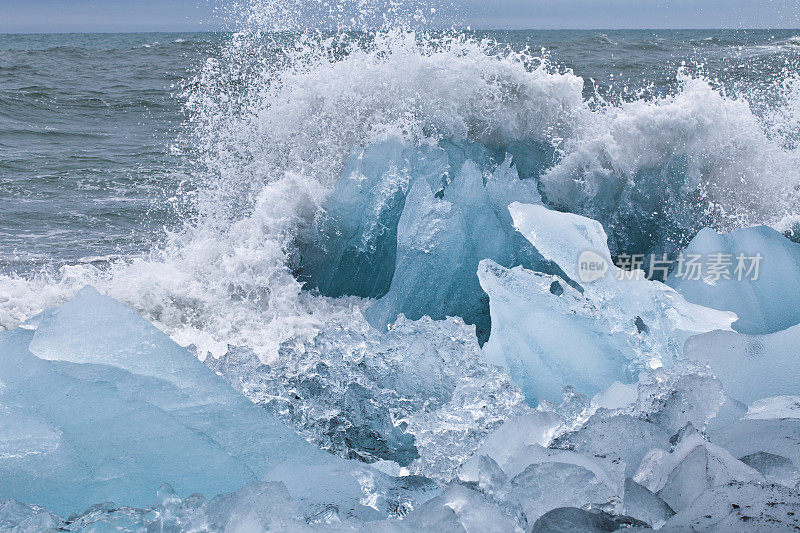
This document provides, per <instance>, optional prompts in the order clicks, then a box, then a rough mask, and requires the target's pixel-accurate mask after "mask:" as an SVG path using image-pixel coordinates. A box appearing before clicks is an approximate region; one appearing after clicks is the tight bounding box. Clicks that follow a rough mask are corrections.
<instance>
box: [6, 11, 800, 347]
mask: <svg viewBox="0 0 800 533" xmlns="http://www.w3.org/2000/svg"><path fill="white" fill-rule="evenodd" d="M260 16H262V15H258V16H257V15H253V16H251V18H250V21H249V23H250V26H253V27H258V25H259V22H258V21H259V20H263V19H260V18H259V17H260ZM290 35H292V37H291V38H289V37H287V34H282V36H279V37H275V36H272V37H270V36H269V35H265V34H264V33H263V32H261V31H258V30H252V29H251V30H250V31H244V32H241V33H238V34H236V35H235V36H233V37H232V39H231V41H230V43H229V44H228V45H227V46H226V47H224V49H223V50H222V51H221V53H220V54H219V55H218V56H217V57H214V58H209V59H208V60H207V62H206V64H205V66H204V68H202V70H201V71H200V72H199V74H198V75H197V79H196V80H194V81H195V83H193V84H191V87H192V88H191V89H190V90H189V112H190V115H191V117H192V119H191V124H192V128H193V132H192V134H191V135H189V136H188V137H187V143H186V144H187V146H190V147H191V153H190V154H189V156H190V157H191V158H192V159H193V161H194V173H193V178H192V180H193V181H194V182H195V186H196V189H197V190H198V192H197V196H196V198H195V199H194V202H195V207H196V210H197V212H199V215H198V216H197V217H196V218H193V219H192V220H190V221H187V223H186V225H185V228H184V229H182V230H181V231H179V232H176V233H173V234H170V235H169V236H168V237H167V239H166V240H165V242H163V243H160V244H159V245H158V246H157V247H156V248H155V249H154V250H153V251H152V252H151V253H150V254H148V255H147V256H144V257H139V258H134V259H129V260H120V261H115V262H113V263H112V264H111V265H110V266H102V265H100V266H98V265H93V264H78V265H74V266H66V267H62V268H61V269H60V270H58V271H55V272H43V273H40V274H38V275H33V276H28V277H26V278H22V277H18V276H10V275H5V276H2V277H0V327H2V328H6V329H7V328H12V327H15V326H16V325H18V324H19V323H21V322H22V321H24V320H26V319H28V318H30V317H31V316H33V315H34V314H36V313H38V312H40V311H41V310H43V309H45V308H48V307H51V306H54V305H56V304H59V303H61V302H63V301H65V300H66V299H67V298H69V297H70V296H72V295H74V294H75V293H76V291H77V290H79V289H80V288H81V287H82V286H83V285H85V284H92V285H95V286H96V287H97V288H98V290H100V291H101V292H103V293H105V294H107V295H109V296H111V297H113V298H115V299H118V300H120V301H122V302H124V303H125V304H127V305H129V306H131V307H133V308H134V309H136V310H137V311H139V312H140V313H141V314H142V315H143V316H145V317H146V318H147V319H149V320H151V321H153V322H154V323H155V324H156V325H158V326H159V327H160V328H161V329H163V330H164V331H166V332H167V333H169V334H170V335H171V336H172V337H173V338H174V339H175V340H176V341H178V342H179V343H181V344H183V345H190V344H193V345H195V346H196V347H197V348H198V352H199V355H200V356H201V357H205V355H206V354H208V353H211V354H214V355H216V356H220V355H222V354H224V353H225V352H226V351H227V347H228V345H245V346H248V347H250V348H252V349H253V350H254V351H255V352H256V353H257V354H258V355H259V356H260V357H261V358H262V360H264V361H272V360H274V359H275V358H276V357H278V352H279V348H280V346H281V344H282V343H284V342H289V343H295V344H296V345H297V346H302V345H303V343H304V342H305V340H307V339H309V338H311V337H313V336H315V335H316V334H317V332H318V331H319V330H320V328H321V325H322V324H324V323H325V322H327V321H329V318H330V316H331V315H332V314H335V315H337V316H340V315H342V314H345V313H347V312H348V311H347V310H348V309H349V308H350V307H352V306H360V305H362V303H361V302H360V301H358V300H357V299H353V298H345V299H340V300H332V299H328V298H323V297H320V296H315V295H313V294H310V293H307V292H304V291H302V290H301V286H300V284H299V283H298V282H297V281H296V279H295V278H294V276H293V274H292V272H293V268H294V267H295V266H296V264H295V261H296V255H295V254H294V238H295V235H296V234H297V232H298V229H299V228H304V227H307V226H308V225H309V224H310V222H311V221H312V219H313V217H314V216H315V214H316V213H317V212H318V210H319V209H320V205H321V204H322V202H323V201H324V199H325V197H326V195H327V194H328V193H329V191H330V189H331V187H332V186H333V184H334V182H335V181H336V179H337V178H338V176H339V173H340V172H341V170H342V168H343V165H344V162H345V161H346V159H347V158H348V157H349V156H350V154H351V153H353V152H354V151H357V150H359V149H361V148H363V147H365V146H368V145H370V144H372V143H374V142H376V141H379V140H382V139H385V138H387V137H389V136H394V137H397V136H400V137H403V138H405V139H406V140H407V142H409V143H410V144H423V143H429V142H433V141H436V140H439V139H443V138H446V139H454V140H465V139H466V140H470V141H477V142H481V143H484V144H487V145H491V146H496V147H502V146H504V145H506V144H508V143H510V142H512V141H517V140H526V141H529V140H535V141H538V142H540V143H545V144H550V145H552V146H553V147H555V148H556V149H557V150H558V154H559V157H560V160H559V162H558V163H557V164H556V165H555V166H554V167H553V168H551V169H550V170H548V171H547V172H546V173H545V174H544V176H543V177H542V185H543V189H544V192H545V193H546V196H547V200H548V201H550V202H552V203H554V204H556V205H559V206H561V207H564V208H566V209H569V210H572V211H575V212H578V213H581V214H584V215H588V216H593V217H596V218H598V219H599V220H601V221H602V222H603V223H604V224H606V225H610V226H611V227H612V231H611V233H613V227H614V226H615V224H619V225H622V223H623V222H624V221H625V220H624V219H623V220H621V219H619V218H615V213H624V214H626V216H627V215H629V216H630V218H631V219H632V220H636V219H637V217H641V218H643V219H644V220H645V221H647V220H650V218H648V217H649V216H650V213H651V212H652V211H653V210H655V211H658V212H659V213H660V216H662V217H663V218H664V219H665V220H666V221H667V227H670V228H671V227H672V226H674V227H676V228H678V229H680V230H683V229H686V228H689V229H691V228H694V229H697V228H696V226H697V225H698V224H703V223H710V224H712V225H717V226H719V227H720V228H721V229H727V228H729V227H734V226H739V225H745V224H748V225H749V224H756V223H767V224H773V225H776V226H778V225H780V221H781V220H783V221H786V220H792V219H793V218H792V217H793V215H795V214H796V210H795V207H796V205H797V203H796V199H795V198H793V197H792V196H791V194H792V193H793V192H794V187H795V185H796V184H797V183H798V173H797V168H800V166H798V163H800V161H798V153H797V151H796V149H795V145H794V144H793V142H790V141H788V140H787V139H789V137H790V136H791V135H793V134H794V133H795V132H796V131H797V126H796V124H797V116H798V115H797V100H798V98H797V89H796V88H795V89H791V90H788V89H787V92H786V98H785V104H784V105H783V106H782V107H776V111H775V113H774V115H773V116H771V117H770V120H769V121H765V120H763V119H761V118H759V117H758V116H757V115H756V114H755V113H754V112H753V111H751V109H750V107H749V105H748V102H747V101H746V100H744V99H741V98H740V99H733V98H730V97H727V96H725V95H724V94H723V93H721V92H720V91H718V90H716V89H714V88H713V87H712V85H711V84H710V83H709V82H708V81H706V80H704V79H700V78H691V77H689V76H688V75H686V74H684V73H681V74H680V78H681V82H680V88H679V89H678V90H677V92H676V93H675V94H673V95H671V96H667V97H664V98H659V99H652V100H637V101H633V102H628V103H625V104H621V105H611V104H606V103H602V102H600V103H598V102H596V101H594V102H589V101H587V100H585V99H584V97H583V96H582V95H583V89H584V80H583V79H581V78H580V77H578V76H575V75H574V74H572V73H571V72H564V71H560V70H559V69H557V68H556V67H554V66H553V65H551V64H549V63H548V61H547V60H546V59H543V58H542V57H540V55H539V54H534V53H531V52H512V51H510V50H507V49H505V48H503V47H500V46H497V45H496V43H493V42H490V41H481V40H476V39H474V38H469V37H465V36H459V35H451V36H445V37H437V38H434V37H431V36H430V35H428V34H424V33H415V32H412V31H406V30H389V31H381V32H378V33H377V35H376V36H375V37H374V39H364V38H363V37H362V36H358V37H352V36H350V37H348V36H347V35H345V34H338V35H336V36H333V37H330V36H325V35H320V34H290ZM275 39H282V41H281V42H280V43H276V41H275ZM278 44H280V45H281V46H282V48H283V52H282V53H281V54H277V55H276V54H275V53H274V50H275V47H276V46H277V45H278ZM793 87H796V85H795V86H793ZM792 121H794V122H792ZM689 200H691V201H689ZM637 202H638V203H637ZM659 220H660V219H659ZM620 227H622V226H620ZM624 231H625V230H624V228H622V229H620V232H622V237H625V234H624ZM670 231H672V230H670ZM675 231H677V230H675ZM622 237H619V236H618V237H617V238H619V239H620V242H622V241H624V238H622ZM655 237H656V238H663V239H668V238H672V237H673V235H672V234H663V235H655ZM612 238H614V237H613V235H612ZM631 240H632V241H635V240H636V239H635V238H634V237H631Z"/></svg>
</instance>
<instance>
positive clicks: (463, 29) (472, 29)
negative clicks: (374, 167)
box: [0, 26, 800, 35]
mask: <svg viewBox="0 0 800 533" xmlns="http://www.w3.org/2000/svg"><path fill="white" fill-rule="evenodd" d="M313 30H320V31H325V32H343V33H358V32H363V31H365V30H335V29H332V28H306V29H304V30H271V31H268V32H267V33H297V32H301V31H313ZM239 31H244V30H233V29H215V30H211V29H209V30H206V29H194V30H179V29H177V30H130V31H0V35H135V34H143V33H160V34H169V33H208V34H211V33H236V32H239ZM370 31H375V30H370ZM417 31H459V32H476V31H509V32H524V31H587V32H590V31H599V32H603V31H800V27H789V26H786V27H770V28H730V27H707V28H700V27H698V28H659V27H653V28H501V27H486V28H478V27H471V26H465V27H451V28H420V29H418V30H417Z"/></svg>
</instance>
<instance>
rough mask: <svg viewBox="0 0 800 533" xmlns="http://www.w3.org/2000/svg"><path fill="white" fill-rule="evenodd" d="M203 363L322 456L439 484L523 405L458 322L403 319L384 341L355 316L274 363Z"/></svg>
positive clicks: (232, 356) (237, 358) (250, 358)
mask: <svg viewBox="0 0 800 533" xmlns="http://www.w3.org/2000/svg"><path fill="white" fill-rule="evenodd" d="M207 363H208V364H209V365H210V366H212V368H214V369H215V370H216V371H217V372H218V373H220V375H222V376H223V377H224V378H225V379H226V380H228V381H229V382H230V383H231V384H232V385H233V386H234V388H236V389H237V390H240V391H241V392H242V393H243V394H244V395H245V396H247V397H248V398H250V399H251V400H252V401H253V402H254V403H256V404H257V405H261V406H264V407H266V408H268V409H269V410H271V411H272V412H273V413H275V414H276V416H278V417H279V418H280V419H282V420H283V421H285V422H286V423H287V424H289V425H290V426H291V427H294V428H296V429H297V430H298V431H299V432H301V434H303V435H304V436H305V437H306V438H307V439H309V440H310V441H312V442H314V443H315V444H317V445H318V446H320V447H322V448H325V449H328V450H330V451H332V452H335V453H337V454H339V455H344V456H349V457H353V458H359V459H361V460H364V461H368V462H372V461H376V460H384V461H393V462H395V463H398V464H399V466H401V467H404V468H408V469H410V470H411V471H412V472H415V473H419V474H424V475H426V476H429V477H432V478H435V479H440V480H445V481H449V480H450V479H451V478H452V477H453V476H454V474H455V469H456V468H457V467H458V466H459V465H460V464H461V462H463V461H464V460H465V459H466V458H467V457H469V455H470V454H471V453H472V452H473V451H474V450H475V448H477V446H478V444H480V441H481V439H483V437H485V436H486V435H487V433H488V432H489V431H491V430H493V429H494V428H495V427H496V426H498V425H499V424H500V423H502V421H503V420H505V419H506V418H507V417H508V416H510V415H511V414H513V413H516V412H520V411H521V410H522V409H523V407H524V406H523V405H522V401H523V397H522V394H521V393H520V391H519V389H517V388H516V386H514V384H513V383H512V382H511V380H510V379H509V378H508V376H507V375H506V374H504V373H503V372H502V371H501V370H500V369H499V368H496V367H493V366H492V365H488V364H485V363H484V362H483V356H482V354H481V351H480V348H479V346H478V342H477V340H476V339H475V333H474V329H473V328H472V327H469V326H466V325H465V324H464V322H463V321H462V320H461V319H459V318H449V319H447V320H442V321H434V320H431V319H430V318H427V317H424V318H422V319H420V320H417V321H412V320H408V319H406V318H405V317H403V316H400V318H399V319H398V320H397V321H396V322H395V323H394V324H393V325H392V326H391V328H389V330H388V331H386V332H383V333H381V332H379V331H377V330H375V329H374V328H372V327H371V326H370V325H369V324H368V323H367V322H366V320H365V319H364V318H363V316H362V314H361V311H360V310H358V309H355V310H353V311H352V312H351V313H349V314H346V315H344V316H342V317H340V318H339V319H336V320H333V319H332V320H331V321H330V323H329V324H327V325H326V327H325V328H324V329H323V330H322V331H321V332H320V333H319V334H318V335H317V336H316V337H315V338H314V339H313V340H311V341H309V342H307V343H305V344H303V345H301V346H295V345H294V344H289V343H287V344H286V345H284V346H283V347H282V349H281V358H280V360H279V362H278V363H276V364H274V365H271V366H269V365H264V364H262V363H261V362H260V360H259V359H258V358H257V357H256V356H255V355H254V354H253V353H252V352H248V351H247V350H236V351H233V352H231V353H229V354H228V355H227V356H225V357H223V358H221V359H220V360H218V361H216V360H208V361H207Z"/></svg>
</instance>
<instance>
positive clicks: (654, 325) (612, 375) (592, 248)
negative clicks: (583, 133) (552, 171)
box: [478, 203, 735, 405]
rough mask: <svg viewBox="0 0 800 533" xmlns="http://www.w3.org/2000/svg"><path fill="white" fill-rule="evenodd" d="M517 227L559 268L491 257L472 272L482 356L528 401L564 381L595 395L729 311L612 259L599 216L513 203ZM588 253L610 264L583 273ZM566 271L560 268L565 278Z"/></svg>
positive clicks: (554, 391)
mask: <svg viewBox="0 0 800 533" xmlns="http://www.w3.org/2000/svg"><path fill="white" fill-rule="evenodd" d="M509 209H510V212H511V216H512V217H513V221H514V225H515V227H516V228H517V229H518V230H519V231H520V232H521V233H522V235H523V236H524V237H525V238H527V239H528V240H529V241H530V242H531V244H533V246H534V247H535V248H536V249H537V250H538V251H539V253H541V254H542V255H543V256H544V257H545V258H546V259H548V260H550V261H552V262H553V263H555V264H556V265H558V267H560V269H561V271H562V277H561V278H558V277H556V276H553V275H545V274H543V273H541V272H535V271H532V270H528V269H524V268H521V267H516V268H513V269H508V268H505V267H503V266H501V265H498V264H497V263H495V262H494V261H492V260H490V259H487V260H484V261H482V262H481V263H480V267H479V271H478V277H479V279H480V282H481V286H482V287H483V289H484V290H485V291H486V293H487V294H488V295H489V305H490V309H491V315H492V333H491V336H490V338H489V341H488V342H487V344H486V345H485V347H484V353H485V355H486V357H487V360H488V361H490V362H492V363H494V364H498V365H502V366H503V367H504V368H506V369H507V370H508V372H509V374H510V375H511V376H512V378H513V379H514V380H515V382H516V383H517V385H519V386H520V388H522V390H523V392H524V393H525V396H526V398H527V400H528V402H530V403H531V404H534V405H535V403H536V402H537V400H539V399H545V400H548V401H557V400H558V399H559V398H560V395H561V390H562V388H563V387H564V386H566V385H574V386H575V387H576V389H577V390H579V391H581V392H583V393H585V394H589V395H594V394H596V393H597V392H600V391H601V390H603V389H605V388H606V387H608V386H609V385H611V384H612V383H614V382H623V383H630V382H631V381H633V380H634V378H635V376H636V374H637V373H638V371H641V370H645V369H647V368H650V369H652V368H658V367H660V366H662V365H665V364H666V365H669V364H671V363H672V362H673V361H675V359H677V358H678V357H679V356H680V355H681V351H682V347H683V343H684V342H685V340H686V339H687V338H688V337H690V336H691V335H694V334H696V333H702V332H707V331H713V330H718V329H722V330H725V329H730V324H731V322H733V321H734V320H735V315H733V314H732V313H727V312H722V311H715V310H712V309H708V308H704V307H701V306H698V305H695V304H691V303H689V302H687V301H686V300H685V299H684V298H683V297H682V296H680V295H679V294H678V293H676V292H675V291H674V290H672V289H670V288H669V287H667V286H666V285H664V284H662V283H659V282H655V281H648V280H646V279H643V273H642V272H641V271H633V272H626V271H622V270H620V269H618V268H617V267H615V266H614V265H613V264H612V261H611V255H610V252H609V250H608V245H607V242H606V241H607V239H606V234H605V231H604V230H603V227H602V226H601V225H600V224H599V223H598V222H596V221H594V220H591V219H588V218H585V217H581V216H579V215H574V214H569V213H559V212H556V211H552V210H549V209H547V208H546V207H544V206H541V205H523V204H519V203H513V204H511V206H510V208H509ZM585 252H590V253H591V254H593V256H592V257H594V260H595V261H596V262H599V263H600V264H602V265H604V268H605V269H606V270H604V271H603V274H604V275H603V276H602V277H600V278H599V279H594V280H591V281H589V282H582V276H583V275H584V274H583V273H582V272H581V271H580V267H579V258H581V256H582V254H584V253H585ZM564 275H565V277H564Z"/></svg>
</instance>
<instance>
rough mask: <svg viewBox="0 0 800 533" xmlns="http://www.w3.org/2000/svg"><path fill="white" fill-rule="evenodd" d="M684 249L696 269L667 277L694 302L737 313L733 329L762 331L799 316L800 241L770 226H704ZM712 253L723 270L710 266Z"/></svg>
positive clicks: (770, 330) (752, 332)
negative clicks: (727, 229)
mask: <svg viewBox="0 0 800 533" xmlns="http://www.w3.org/2000/svg"><path fill="white" fill-rule="evenodd" d="M720 254H721V255H720ZM683 255H684V257H685V258H690V257H691V256H695V257H697V258H699V259H700V260H699V261H697V264H698V265H699V267H700V268H699V271H698V272H697V274H696V275H695V274H694V273H693V272H692V273H688V272H685V271H684V272H679V271H678V269H675V270H673V271H672V273H671V274H670V276H669V278H668V279H667V281H666V283H667V284H668V285H669V286H671V287H672V288H674V289H675V290H676V291H678V292H679V293H681V294H682V295H683V296H684V298H686V299H687V300H688V301H690V302H692V303H696V304H698V305H703V306H705V307H711V308H712V309H720V310H725V311H733V312H734V313H736V316H737V317H738V320H737V321H736V322H735V323H734V324H733V329H735V330H736V331H738V332H740V333H745V334H749V335H764V334H767V333H775V332H776V331H781V330H784V329H786V328H788V327H791V326H794V325H795V324H797V323H799V322H800V244H796V243H794V242H792V241H790V240H789V239H787V238H786V237H784V236H783V235H781V234H780V233H778V232H777V231H775V230H774V229H772V228H768V227H766V226H759V227H754V228H743V229H737V230H734V231H732V232H730V233H728V234H719V233H717V232H716V231H714V230H712V229H710V228H704V229H702V230H701V231H700V232H699V233H698V234H697V236H695V238H694V239H692V241H691V242H690V243H689V246H687V247H686V249H685V250H684V251H683ZM715 257H716V258H718V259H719V260H720V261H718V262H717V263H716V264H717V265H719V264H720V262H722V263H721V264H723V265H724V264H727V265H728V267H727V268H726V269H725V270H726V272H725V274H724V276H720V275H719V274H716V273H715V271H714V268H715V266H714V265H715V262H714V258H715ZM740 258H741V261H740ZM684 270H688V268H685V269H684Z"/></svg>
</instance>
